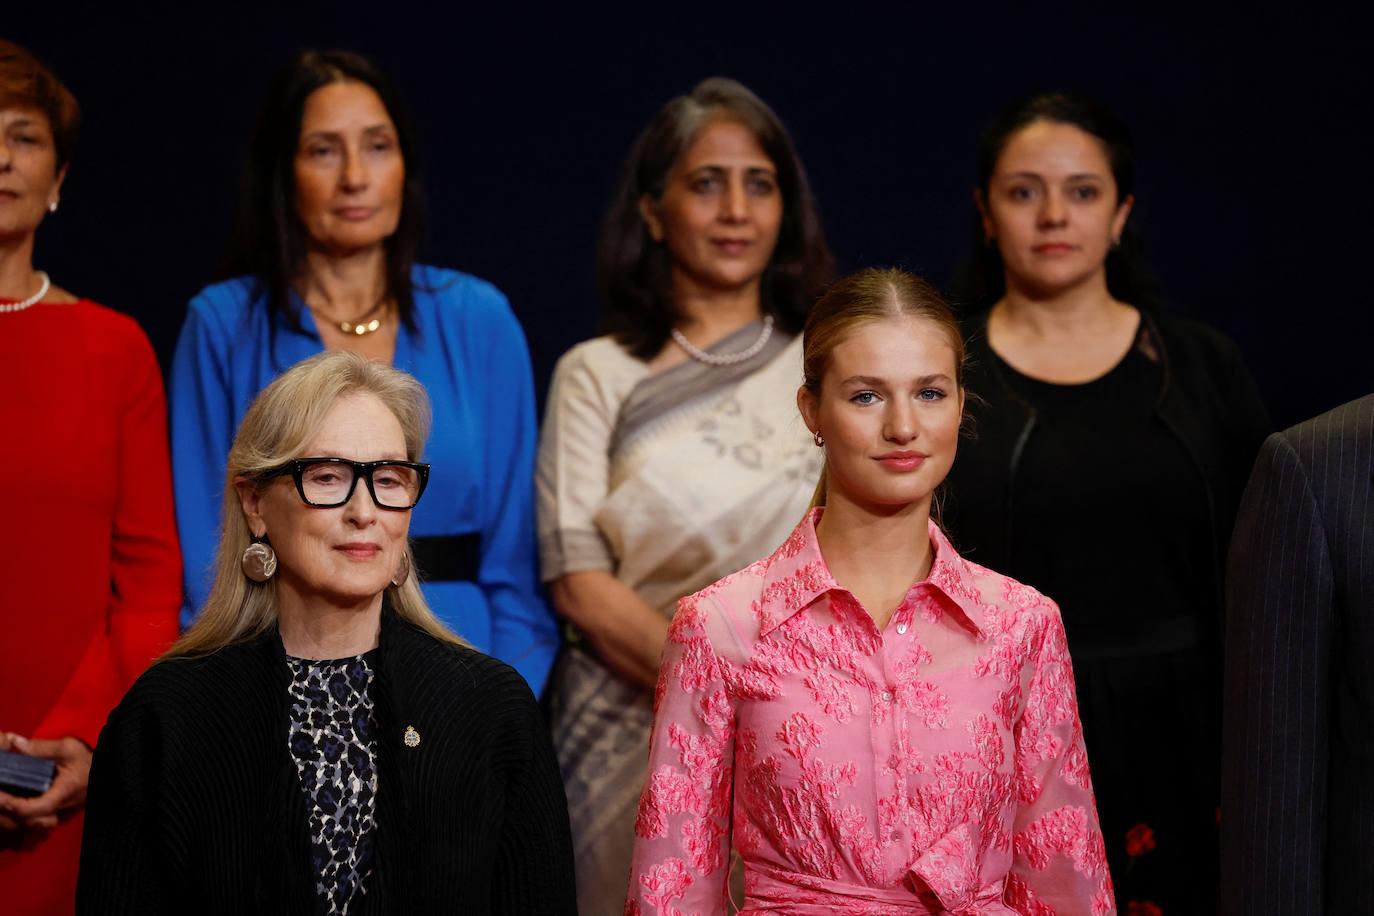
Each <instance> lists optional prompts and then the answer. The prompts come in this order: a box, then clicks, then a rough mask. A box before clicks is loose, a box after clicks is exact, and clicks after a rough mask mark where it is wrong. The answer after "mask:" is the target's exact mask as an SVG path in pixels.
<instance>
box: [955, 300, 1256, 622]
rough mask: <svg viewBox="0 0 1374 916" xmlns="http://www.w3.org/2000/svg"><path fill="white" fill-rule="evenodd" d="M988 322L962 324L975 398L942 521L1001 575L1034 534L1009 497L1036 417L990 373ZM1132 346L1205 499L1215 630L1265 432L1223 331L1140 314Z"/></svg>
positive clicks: (1159, 413) (999, 375)
mask: <svg viewBox="0 0 1374 916" xmlns="http://www.w3.org/2000/svg"><path fill="white" fill-rule="evenodd" d="M987 319H988V313H987V311H986V310H984V311H981V312H979V313H977V314H975V315H973V316H971V317H970V318H968V319H966V321H965V322H964V332H965V334H966V336H967V339H968V362H969V365H968V369H967V372H966V377H965V380H964V387H965V388H966V389H967V390H968V391H969V392H970V394H971V395H974V397H970V398H969V399H968V400H967V402H966V406H965V410H966V412H967V413H968V414H969V417H970V419H971V421H972V422H971V425H972V435H973V437H974V441H973V442H971V443H969V445H967V446H964V447H963V449H964V450H966V451H968V452H969V453H970V454H968V455H961V456H960V457H959V458H958V459H957V460H955V462H954V467H953V469H952V470H951V472H950V475H949V481H948V486H949V490H950V492H949V494H948V500H947V502H946V513H945V517H944V521H945V522H946V523H947V524H948V525H949V527H950V530H951V533H952V535H953V536H954V539H955V544H956V545H957V546H958V547H959V549H960V550H961V551H968V550H970V548H976V550H974V551H973V552H971V553H969V559H972V560H974V561H975V562H978V563H983V564H986V565H989V566H992V567H993V568H995V569H1003V568H1004V567H1005V566H1006V565H1007V558H1008V557H1010V556H1011V554H1012V544H1013V542H1014V541H1016V540H1017V539H1018V538H1034V537H1036V536H1038V534H1039V532H1037V530H1036V528H1035V520H1033V519H1030V520H1028V519H1024V518H1018V516H1017V514H1016V499H1015V497H1016V487H1017V472H1018V470H1019V463H1020V459H1021V455H1022V454H1023V453H1024V451H1025V447H1026V443H1027V442H1028V441H1029V440H1030V438H1031V437H1032V436H1033V435H1035V431H1036V423H1037V415H1036V409H1035V407H1034V406H1032V405H1031V404H1029V403H1027V402H1026V401H1025V400H1024V399H1022V398H1021V397H1020V396H1019V395H1018V394H1017V393H1016V391H1015V389H1014V387H1013V385H1012V384H1011V382H1010V381H1009V380H1008V379H1007V378H1006V377H1005V375H1004V374H1003V372H1002V371H1001V370H1000V369H999V368H998V365H997V358H996V356H995V355H994V354H993V352H992V349H991V347H990V346H989V345H988V341H987ZM1136 347H1137V348H1139V349H1141V350H1143V351H1144V352H1145V353H1146V354H1147V355H1148V356H1149V357H1150V358H1151V359H1155V360H1157V361H1158V362H1159V363H1160V364H1161V366H1162V368H1163V381H1162V382H1161V384H1160V389H1159V392H1158V397H1157V398H1156V401H1155V416H1156V417H1158V418H1159V420H1160V422H1161V423H1162V425H1163V426H1164V428H1165V429H1167V430H1168V431H1169V433H1170V434H1171V435H1172V436H1173V437H1174V438H1175V439H1176V440H1177V441H1178V442H1179V444H1180V445H1181V446H1182V448H1183V450H1184V452H1185V453H1186V454H1187V455H1188V457H1189V460H1190V461H1191V462H1192V464H1193V467H1194V469H1195V470H1196V471H1197V473H1198V477H1199V479H1200V480H1201V482H1202V485H1203V487H1204V489H1205V492H1206V497H1207V518H1208V522H1209V527H1210V535H1211V537H1210V541H1211V546H1212V551H1211V556H1210V557H1209V558H1208V559H1209V561H1210V566H1211V568H1212V572H1213V582H1214V584H1215V589H1214V591H1215V593H1214V594H1213V595H1212V596H1211V599H1212V604H1213V606H1214V608H1215V610H1216V619H1217V621H1218V623H1219V622H1220V619H1221V615H1222V582H1223V578H1224V571H1225V569H1224V568H1225V562H1226V551H1227V545H1228V544H1229V542H1230V538H1231V526H1232V524H1233V522H1234V521H1235V517H1236V510H1237V507H1238V506H1239V504H1240V495H1241V491H1242V489H1243V488H1244V486H1245V482H1246V480H1247V479H1248V478H1249V476H1250V467H1251V465H1252V464H1253V463H1254V460H1255V455H1256V453H1257V452H1258V451H1259V446H1260V443H1261V442H1263V441H1264V437H1265V436H1267V435H1268V434H1269V432H1270V431H1271V429H1272V428H1273V427H1272V426H1271V425H1270V422H1269V416H1268V413H1267V411H1266V410H1265V408H1264V403H1263V401H1261V400H1260V396H1259V389H1258V388H1257V387H1256V385H1255V382H1254V379H1253V377H1252V376H1251V375H1250V373H1249V371H1248V370H1247V369H1246V368H1245V363H1244V361H1243V360H1242V359H1241V355H1240V350H1239V348H1237V347H1236V345H1235V344H1234V343H1232V342H1231V340H1230V339H1229V338H1227V337H1225V336H1224V335H1222V334H1221V333H1219V332H1217V331H1215V330H1213V329H1211V328H1209V327H1207V326H1206V325H1202V324H1199V323H1197V322H1193V321H1188V320H1186V319H1183V318H1177V317H1174V316H1172V315H1168V314H1161V313H1155V312H1151V311H1148V310H1141V334H1140V337H1139V338H1138V340H1137V343H1136ZM976 450H983V451H985V452H986V453H987V454H992V455H1009V456H1010V457H1009V460H1008V461H1007V464H1006V465H1005V467H1001V468H998V469H996V470H995V471H989V470H988V469H986V468H984V467H982V466H981V464H982V463H981V462H979V461H977V460H976V459H975V458H974V456H973V454H972V452H974V451H976ZM972 487H977V488H979V489H980V490H983V491H984V492H983V493H982V494H980V498H979V499H977V500H972V499H966V500H960V499H959V493H960V491H961V489H967V488H972ZM989 490H990V491H991V492H988V491H989ZM974 533H976V538H975V537H973V536H971V535H973V534H974Z"/></svg>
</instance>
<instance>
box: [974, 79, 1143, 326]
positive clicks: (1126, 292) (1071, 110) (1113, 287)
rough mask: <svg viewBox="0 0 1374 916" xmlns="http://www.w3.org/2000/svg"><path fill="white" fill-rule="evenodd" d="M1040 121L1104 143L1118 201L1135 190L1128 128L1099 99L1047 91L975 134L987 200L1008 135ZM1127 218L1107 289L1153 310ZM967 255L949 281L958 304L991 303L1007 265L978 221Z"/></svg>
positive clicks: (1139, 245) (1002, 288) (1111, 254)
mask: <svg viewBox="0 0 1374 916" xmlns="http://www.w3.org/2000/svg"><path fill="white" fill-rule="evenodd" d="M1039 121H1048V122H1050V123H1051V124H1067V125H1069V126H1070V127H1076V128H1078V129H1079V130H1081V131H1083V132H1084V133H1086V134H1088V135H1090V136H1092V137H1093V138H1094V139H1096V140H1097V142H1098V143H1100V144H1101V145H1102V152H1103V154H1104V155H1105V156H1106V157H1107V164H1108V165H1109V166H1110V168H1111V170H1112V179H1113V180H1114V181H1115V183H1116V200H1117V203H1118V204H1119V203H1120V202H1121V201H1122V200H1124V199H1125V198H1126V196H1127V195H1129V194H1133V193H1135V144H1134V142H1133V141H1132V139H1131V131H1130V128H1128V127H1127V126H1126V123H1125V122H1124V121H1122V120H1121V119H1120V118H1118V117H1117V116H1116V114H1115V113H1114V112H1113V111H1112V110H1111V109H1109V108H1107V107H1106V106H1105V105H1103V104H1101V103H1100V102H1098V101H1096V100H1094V99H1091V98H1088V97H1087V96H1084V95H1079V94H1078V93H1074V92H1048V93H1042V94H1040V95H1033V96H1029V97H1027V98H1023V99H1020V100H1018V101H1016V102H1014V103H1013V104H1011V105H1010V106H1008V107H1007V108H1005V109H1003V110H1002V111H1001V112H999V113H998V114H997V116H996V117H994V118H993V119H992V120H991V121H989V122H988V124H987V125H986V126H985V127H984V128H983V133H982V135H981V136H980V137H979V139H978V154H977V170H978V171H977V176H976V177H977V182H978V185H977V187H978V190H979V191H980V192H981V193H982V195H983V199H984V200H986V199H987V195H988V189H989V186H990V184H991V181H992V175H993V172H995V171H996V170H997V160H998V159H1000V158H1001V157H1002V152H1003V151H1004V150H1005V149H1006V148H1007V144H1008V143H1010V142H1011V138H1012V137H1014V136H1015V135H1016V134H1018V133H1020V132H1021V131H1022V130H1023V129H1025V128H1026V127H1029V126H1030V125H1032V124H1035V123H1036V122H1039ZM1138 222H1139V219H1138V218H1136V219H1128V220H1127V221H1126V226H1125V229H1124V230H1123V231H1122V233H1121V240H1120V242H1119V243H1118V244H1116V245H1114V246H1113V247H1112V248H1111V250H1109V251H1108V252H1107V262H1106V270H1107V289H1108V290H1109V291H1110V292H1111V294H1112V295H1113V296H1114V297H1116V298H1117V299H1120V300H1121V301H1123V302H1129V303H1130V304H1131V305H1134V306H1136V307H1137V308H1143V309H1154V308H1157V307H1158V306H1159V305H1160V302H1161V300H1162V298H1163V297H1162V294H1161V292H1160V288H1159V281H1158V280H1157V279H1156V277H1155V274H1154V272H1153V271H1152V270H1151V269H1150V266H1149V262H1148V261H1147V260H1146V259H1145V247H1144V244H1143V241H1142V239H1141V237H1140V233H1139V230H1138V229H1137V224H1138ZM973 234H974V239H973V243H972V245H971V246H970V252H971V253H970V255H969V257H968V259H967V260H966V261H965V263H964V264H963V265H961V266H960V268H959V269H958V271H957V273H956V277H955V280H954V282H953V284H952V287H953V292H954V296H955V298H956V299H957V300H958V302H959V303H960V305H961V306H962V305H971V306H975V307H985V306H990V305H992V304H993V303H994V302H996V301H997V300H998V299H1000V298H1002V295H1003V294H1004V293H1005V292H1006V268H1005V266H1004V265H1003V263H1002V254H1001V252H1000V251H998V249H997V246H996V245H995V244H992V243H990V242H989V240H988V239H987V238H986V237H985V236H984V235H983V225H982V221H981V220H978V221H975V226H974V228H973Z"/></svg>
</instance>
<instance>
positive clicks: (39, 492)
mask: <svg viewBox="0 0 1374 916" xmlns="http://www.w3.org/2000/svg"><path fill="white" fill-rule="evenodd" d="M78 120H79V116H78V109H77V105H76V100H75V99H74V98H72V95H71V93H69V92H68V91H67V90H66V88H65V87H64V86H63V85H62V84H61V83H60V82H58V80H57V78H56V77H55V76H53V74H52V73H51V72H50V71H48V70H47V69H46V68H45V67H44V66H43V65H42V64H40V63H39V62H38V61H36V60H35V59H34V58H33V56H32V55H31V54H29V53H28V52H27V51H26V50H24V49H23V48H21V47H19V46H18V45H15V44H13V43H11V42H7V41H2V40H0V365H3V366H4V367H5V397H4V398H2V399H0V429H3V430H4V431H5V437H6V445H5V447H4V448H3V449H0V480H3V481H4V482H5V506H6V524H5V525H4V526H3V527H0V581H3V582H4V590H5V596H4V599H3V601H0V633H3V634H4V635H3V637H0V750H6V751H13V752H18V753H23V754H30V755H32V756H35V757H45V758H48V759H50V760H53V761H55V762H56V764H57V773H56V777H55V778H54V780H53V784H52V787H51V788H50V789H49V790H48V791H47V792H45V793H43V794H42V795H39V796H37V797H35V798H18V797H15V796H13V795H9V794H6V793H4V792H3V791H0V900H3V903H0V908H3V909H4V911H5V912H6V913H10V914H29V913H35V914H37V913H42V914H49V913H62V912H70V911H71V910H72V908H73V903H74V895H75V887H76V867H77V860H78V857H79V855H80V850H81V816H80V814H81V807H82V803H83V802H84V800H85V795H86V774H87V771H88V770H89V768H90V759H91V748H92V747H93V746H94V745H95V741H96V736H97V734H98V733H99V731H100V728H101V726H102V725H103V724H104V723H105V716H106V714H107V713H108V712H109V710H110V708H111V707H113V706H114V705H115V703H117V702H118V701H119V698H120V696H121V695H123V693H124V691H125V690H126V689H128V687H129V685H130V684H132V683H133V681H134V678H135V677H137V676H138V674H139V673H140V672H142V670H143V669H144V668H145V667H146V666H147V665H148V663H149V662H150V661H152V659H153V658H154V657H155V656H157V655H158V654H159V653H160V652H161V651H162V650H163V649H165V648H166V647H167V646H168V645H169V644H170V643H171V641H172V639H173V638H174V637H175V636H176V615H177V608H178V606H179V604H180V601H181V590H180V585H179V583H180V566H181V557H180V554H179V552H178V550H177V541H176V530H175V527H174V522H173V515H172V485H171V475H170V470H169V467H168V458H167V433H166V411H165V406H164V401H163V393H162V377H161V375H160V374H159V371H158V366H157V360H156V359H155V358H154V356H153V352H152V348H151V347H150V346H149V344H148V340H147V338H146V337H145V336H144V335H143V332H142V331H141V330H140V329H139V327H138V325H137V324H135V323H134V322H133V321H132V320H131V319H129V318H127V317H125V316H123V315H120V314H118V313H116V312H112V311H110V310H109V309H106V308H104V307H103V306H100V305H96V304H95V303H94V302H91V301H89V300H85V299H78V298H77V297H76V296H73V295H72V294H71V293H68V292H66V291H65V290H62V289H59V288H58V287H56V286H54V285H52V283H51V282H50V280H49V279H48V276H47V274H45V273H42V272H40V271H35V270H34V269H33V239H34V231H35V230H36V229H37V228H38V224H39V223H40V222H42V220H43V217H44V216H45V215H46V214H47V213H49V212H52V211H55V210H56V209H57V205H58V198H59V195H60V192H61V188H62V180H63V178H64V177H65V176H66V174H67V165H68V162H69V160H70V157H71V151H72V144H73V142H74V140H75V139H76V131H77V124H78Z"/></svg>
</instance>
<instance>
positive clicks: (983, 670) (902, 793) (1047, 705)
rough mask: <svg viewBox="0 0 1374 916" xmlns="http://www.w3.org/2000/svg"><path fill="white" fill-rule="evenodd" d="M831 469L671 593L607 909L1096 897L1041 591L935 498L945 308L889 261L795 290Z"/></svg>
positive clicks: (875, 912)
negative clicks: (637, 788)
mask: <svg viewBox="0 0 1374 916" xmlns="http://www.w3.org/2000/svg"><path fill="white" fill-rule="evenodd" d="M803 346H804V375H805V378H804V381H803V384H802V387H801V389H800V390H799V391H798V393H797V401H798V405H799V407H800V408H801V412H802V416H803V418H804V419H805V421H806V425H807V427H808V428H809V429H810V430H811V431H812V433H813V434H814V436H815V441H816V444H817V445H818V446H819V447H821V448H823V449H824V452H825V459H826V469H825V471H824V472H823V476H822V479H821V484H820V487H819V488H818V491H817V500H816V502H817V507H816V508H814V509H813V510H812V511H811V512H809V513H808V514H807V515H806V517H805V518H803V519H802V521H801V524H799V525H798V526H797V528H796V530H795V531H794V532H793V534H792V536H791V537H790V538H789V539H788V541H787V542H786V543H785V544H783V546H782V547H781V548H779V549H778V551H777V552H776V553H774V554H773V555H772V556H770V557H768V558H766V559H763V560H760V561H758V562H757V563H754V564H753V565H752V566H750V567H748V568H747V569H745V570H743V571H741V572H738V573H735V574H734V575H731V576H727V577H726V578H725V579H722V580H721V581H720V582H717V583H716V584H715V585H712V586H710V587H708V588H706V589H704V590H703V591H700V592H698V593H697V594H695V595H693V596H691V597H689V598H685V599H683V601H682V602H681V603H680V604H679V606H678V610H677V614H676V617H675V618H674V620H673V624H672V629H671V631H670V633H669V640H668V643H667V646H666V648H665V650H664V658H663V665H662V674H661V677H660V680H659V684H658V692H657V695H656V708H657V711H656V715H655V722H654V730H653V745H652V750H651V752H650V765H649V780H648V782H647V783H646V785H645V787H644V793H643V797H642V799H641V802H640V808H639V816H638V820H637V823H636V825H635V832H636V845H635V855H634V867H633V870H632V873H631V883H630V889H629V900H628V902H627V904H626V913H627V914H638V916H668V914H679V913H700V914H702V916H705V914H708V913H709V914H718V913H725V912H727V907H728V905H729V903H728V900H727V896H728V891H727V884H728V881H727V875H728V871H729V858H730V856H729V852H730V847H731V845H732V844H733V845H734V847H735V848H736V849H737V850H738V851H739V853H740V855H741V856H742V858H743V860H744V868H745V900H744V902H743V909H742V910H741V912H743V913H764V912H774V913H789V914H797V916H821V914H824V916H834V914H860V913H862V914H867V916H884V914H893V916H895V914H898V913H902V914H910V913H932V914H933V913H957V914H974V913H977V914H1011V913H1026V914H1037V916H1048V914H1056V913H1084V914H1089V913H1090V914H1094V916H1100V914H1110V913H1114V912H1115V903H1114V901H1113V897H1112V885H1111V879H1110V877H1109V876H1108V872H1107V864H1106V857H1105V853H1104V852H1103V845H1102V835H1101V832H1100V830H1099V828H1098V823H1097V815H1096V810H1095V805H1094V802H1093V793H1092V785H1091V782H1090V779H1089V775H1088V761H1087V756H1086V754H1085V753H1084V750H1083V738H1082V731H1081V728H1080V725H1079V719H1078V710H1077V706H1076V703H1075V699H1074V685H1073V669H1072V667H1071V665H1070V663H1069V658H1068V652H1067V649H1066V647H1065V642H1064V629H1063V625H1062V624H1061V622H1060V619H1059V610H1058V608H1057V607H1056V606H1055V604H1054V603H1053V602H1052V601H1050V600H1049V599H1048V598H1046V597H1044V596H1043V595H1041V594H1039V593H1038V592H1036V591H1035V590H1034V589H1031V588H1029V587H1027V586H1024V585H1022V584H1020V583H1019V582H1016V581H1014V580H1012V579H1009V578H1007V577H1006V576H1002V575H999V574H997V573H995V572H992V571H990V570H987V569H984V568H982V567H979V566H976V565H974V564H972V563H969V562H968V561H966V560H964V559H962V558H961V557H960V556H959V555H958V554H957V553H955V551H954V549H953V548H952V547H951V546H950V544H949V541H948V540H947V539H946V538H945V535H944V533H943V532H942V531H941V530H940V527H939V526H938V525H937V524H936V523H935V521H934V520H933V519H932V518H931V511H932V508H931V507H932V502H933V500H934V498H935V494H936V490H937V488H938V487H939V485H940V483H941V482H942V481H943V480H944V478H945V475H946V474H947V473H948V472H949V469H950V465H951V463H952V462H953V461H954V453H955V449H956V446H957V443H958V439H959V432H960V423H961V419H962V416H963V407H964V396H965V395H964V389H963V386H962V377H963V360H964V346H963V340H962V338H961V337H960V334H959V330H958V326H957V324H956V323H955V320H954V317H953V315H952V313H951V312H950V309H949V306H948V305H946V304H945V302H944V301H943V300H942V299H941V298H940V296H939V294H938V293H936V292H935V290H934V289H933V288H931V287H930V286H929V285H928V284H926V283H924V282H923V281H921V280H920V279H918V278H916V277H913V276H911V275H910V274H906V273H903V272H901V271H896V270H866V271H862V272H860V273H858V274H855V275H854V276H852V277H849V278H848V279H846V280H842V281H840V282H839V283H838V284H836V285H835V286H834V287H833V288H832V289H831V290H830V291H829V292H828V293H827V294H826V295H825V297H824V298H822V299H821V301H820V302H819V303H818V304H817V305H816V307H815V308H814V309H813V310H812V312H811V315H810V318H809V319H808V321H807V325H806V330H805V336H804V345H803Z"/></svg>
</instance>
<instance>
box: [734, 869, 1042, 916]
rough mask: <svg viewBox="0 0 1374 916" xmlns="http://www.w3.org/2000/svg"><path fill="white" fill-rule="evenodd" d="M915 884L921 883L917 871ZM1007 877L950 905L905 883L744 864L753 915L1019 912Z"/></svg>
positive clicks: (1006, 915)
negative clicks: (874, 883)
mask: <svg viewBox="0 0 1374 916" xmlns="http://www.w3.org/2000/svg"><path fill="white" fill-rule="evenodd" d="M911 878H912V879H913V884H914V885H917V886H920V885H923V884H924V882H922V881H920V880H919V879H918V878H916V876H915V875H914V874H913V875H911ZM1002 889H1003V881H1002V879H1000V878H999V879H998V880H997V881H995V882H993V883H992V884H989V885H986V886H985V887H982V888H979V889H978V893H977V894H975V895H973V899H972V900H969V901H967V902H964V901H959V902H958V903H963V904H964V905H962V906H959V905H958V904H957V903H956V906H955V907H954V908H950V907H948V906H946V905H945V904H944V903H943V902H942V901H941V900H940V898H939V897H938V896H937V895H936V894H935V892H934V891H932V890H930V889H929V888H926V887H921V889H920V890H916V889H915V888H914V887H909V886H907V885H906V884H899V885H897V886H896V887H869V886H867V885H862V884H846V883H845V882H843V881H831V880H829V879H827V878H818V877H816V876H815V875H803V874H799V873H796V872H788V871H782V870H781V869H776V868H770V867H769V866H767V865H762V864H750V863H746V864H745V866H744V898H745V902H744V909H742V910H741V911H740V916H750V914H754V913H786V914H787V916H945V914H950V916H1017V914H1016V911H1015V910H1013V909H1011V908H1010V907H1008V906H1007V905H1006V904H1005V903H1003V902H1002Z"/></svg>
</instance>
